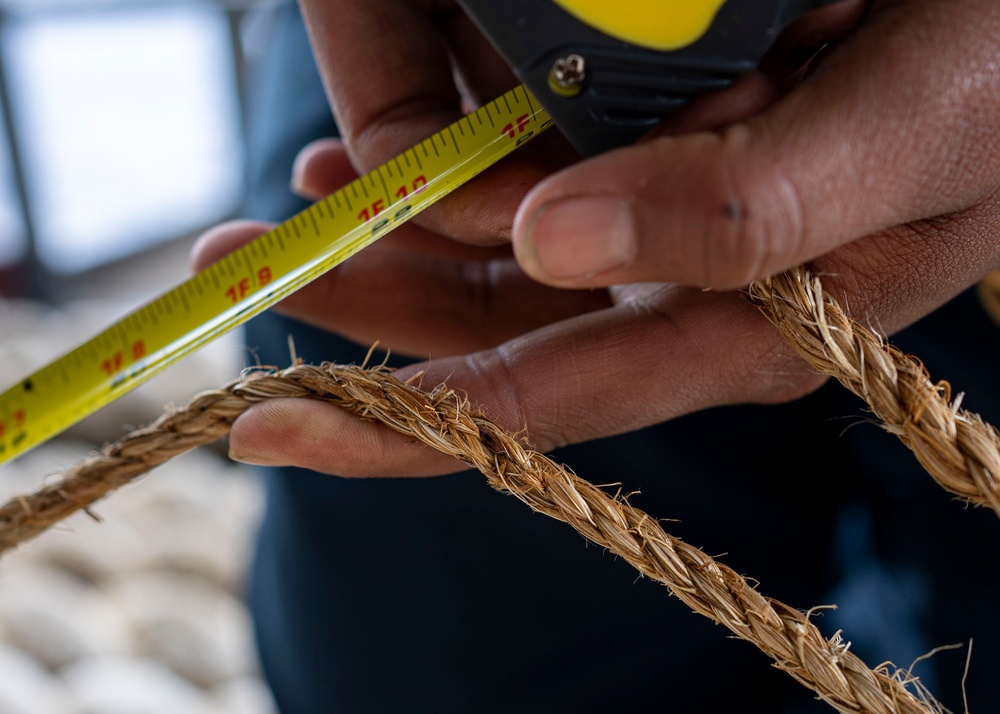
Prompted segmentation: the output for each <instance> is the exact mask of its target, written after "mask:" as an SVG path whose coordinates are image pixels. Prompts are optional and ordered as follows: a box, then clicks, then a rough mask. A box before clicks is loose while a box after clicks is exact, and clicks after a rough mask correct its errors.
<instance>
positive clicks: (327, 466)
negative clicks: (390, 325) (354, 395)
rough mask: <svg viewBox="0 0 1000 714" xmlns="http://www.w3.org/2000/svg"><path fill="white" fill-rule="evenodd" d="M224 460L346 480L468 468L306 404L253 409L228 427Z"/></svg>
mask: <svg viewBox="0 0 1000 714" xmlns="http://www.w3.org/2000/svg"><path fill="white" fill-rule="evenodd" d="M229 455H230V458H232V459H233V460H235V461H240V462H242V463H249V464H256V465H269V466H296V467H299V468H305V469H310V470H312V471H317V472H320V473H325V474H330V475H335V476H345V477H379V476H381V477H386V476H437V475H441V474H446V473H454V472H456V471H461V470H463V469H466V468H468V467H467V466H466V465H465V464H463V463H461V462H459V461H458V460H456V459H454V458H451V457H447V456H445V455H444V454H441V453H439V452H437V451H434V450H433V449H431V448H430V447H427V446H424V445H422V444H420V443H418V442H416V440H414V439H412V438H407V437H406V436H404V435H403V434H400V433H398V432H395V431H393V430H391V429H389V428H388V427H386V426H383V425H382V424H377V423H373V422H370V421H365V420H362V419H360V418H358V417H356V416H354V415H352V414H350V413H349V412H347V411H346V410H344V409H341V408H340V407H337V406H334V405H332V404H328V403H326V402H322V401H318V400H309V399H272V400H268V401H265V402H261V403H260V404H256V405H254V406H253V407H251V408H250V409H248V410H247V411H246V412H244V413H243V414H242V415H241V416H240V417H239V418H238V419H237V420H236V422H235V423H234V424H233V427H232V430H231V432H230V436H229Z"/></svg>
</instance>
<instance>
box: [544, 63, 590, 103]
mask: <svg viewBox="0 0 1000 714" xmlns="http://www.w3.org/2000/svg"><path fill="white" fill-rule="evenodd" d="M586 78H587V60H586V59H584V57H583V55H578V54H571V55H566V56H565V57H560V58H559V59H557V60H556V61H555V62H554V63H553V64H552V69H551V70H549V87H551V89H552V91H554V92H555V93H556V94H558V95H559V96H562V97H573V96H576V95H577V94H579V93H580V90H581V89H583V82H584V80H585V79H586Z"/></svg>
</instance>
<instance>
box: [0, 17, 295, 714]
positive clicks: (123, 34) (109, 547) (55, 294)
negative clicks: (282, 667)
mask: <svg viewBox="0 0 1000 714" xmlns="http://www.w3.org/2000/svg"><path fill="white" fill-rule="evenodd" d="M279 4H281V0H0V381H2V382H3V384H2V385H0V389H2V388H6V386H7V385H8V384H10V383H13V382H15V381H16V380H18V379H19V378H21V377H23V376H25V375H26V374H28V373H30V372H31V371H32V370H34V369H36V368H38V367H40V366H42V365H44V364H45V363H47V362H49V361H51V360H52V359H55V358H56V357H58V356H60V355H61V354H62V353H63V352H65V351H66V350H68V349H70V348H72V347H74V346H76V345H77V344H78V343H80V342H82V341H84V340H86V339H89V338H90V337H92V336H93V335H95V334H96V333H97V332H99V331H100V330H102V329H104V328H105V327H107V326H108V325H110V324H111V323H112V322H114V321H115V320H116V319H118V318H119V317H121V316H123V315H124V314H126V313H128V312H130V311H131V310H133V309H134V308H136V307H138V306H139V305H141V304H143V303H144V302H146V301H148V300H149V299H151V298H153V297H156V296H157V295H159V294H160V293H162V292H164V291H165V290H167V289H169V288H171V287H173V286H174V285H176V284H178V283H180V282H182V281H183V280H185V279H186V278H188V277H189V275H190V273H189V271H188V263H187V255H188V251H189V248H190V246H191V243H192V241H193V240H194V239H195V237H196V236H197V235H198V233H199V232H200V231H201V230H203V229H204V228H206V227H208V226H210V225H213V224H215V223H217V222H219V221H222V220H225V219H228V218H231V217H233V216H234V215H235V214H236V213H237V212H238V210H239V207H240V206H241V203H242V201H243V200H244V197H245V176H246V131H245V116H244V114H245V107H246V101H245V100H246V97H245V95H246V88H245V80H244V78H245V76H246V74H247V72H248V71H249V70H250V69H252V67H253V63H254V61H255V54H254V49H255V48H256V47H260V46H261V43H262V42H264V41H266V33H267V30H268V16H269V13H270V12H271V11H272V10H273V9H274V8H275V7H276V6H277V5H279ZM247 358H248V356H247V355H246V354H245V350H244V348H243V347H242V338H241V335H240V333H239V331H237V332H235V333H231V334H229V335H226V336H224V337H223V338H221V339H219V340H217V341H216V342H215V343H212V344H211V345H209V346H207V347H205V348H203V349H202V350H200V351H198V352H197V353H195V354H193V355H191V356H190V357H188V358H186V359H185V360H184V361H182V362H181V363H179V364H177V365H175V366H173V367H171V368H169V369H168V370H166V371H165V372H164V373H162V374H161V375H159V376H157V377H155V378H154V379H153V380H151V381H150V382H148V383H146V384H145V385H143V386H141V387H139V388H138V389H137V390H136V391H135V392H133V393H131V394H129V395H127V396H126V397H124V398H122V399H121V400H119V401H118V402H116V403H114V404H112V405H110V406H109V407H107V408H106V409H104V410H102V411H101V412H99V413H97V414H95V415H93V416H92V417H89V418H88V419H86V420H85V421H84V422H83V423H81V424H80V425H78V426H76V427H74V428H72V429H71V430H69V431H68V432H67V433H65V434H64V435H62V436H60V437H58V438H57V439H55V440H53V441H51V442H49V443H47V444H45V445H43V446H41V447H38V448H37V449H35V450H33V451H32V452H30V453H29V454H27V455H25V457H23V458H22V459H19V460H17V461H16V462H14V463H13V464H6V465H3V466H0V497H2V498H3V500H4V501H6V500H7V499H8V498H11V497H13V496H16V495H17V494H19V493H23V492H26V491H31V490H33V489H34V488H36V487H37V486H38V485H40V484H41V483H43V482H44V481H45V480H46V479H51V478H52V477H53V476H54V475H55V474H58V473H59V472H60V471H62V470H63V469H65V468H67V467H69V466H70V465H72V464H73V463H75V462H77V461H79V460H81V459H82V458H84V457H85V456H86V455H87V454H88V453H89V452H90V451H91V450H93V449H94V448H95V447H99V446H100V445H101V444H102V443H104V442H106V441H111V440H114V439H116V438H118V437H120V436H122V435H123V434H124V433H126V431H128V430H129V429H130V428H133V427H135V426H139V425H142V424H145V423H148V422H149V421H152V420H153V419H155V418H156V417H157V416H158V415H159V414H160V413H161V412H162V410H163V408H164V406H166V405H168V404H170V403H183V402H186V401H187V400H188V399H189V398H190V397H191V396H193V395H194V394H196V393H197V392H198V391H200V390H202V389H208V388H214V387H218V386H220V385H222V384H224V383H225V382H228V381H229V380H231V379H233V378H234V377H235V376H237V374H238V373H239V370H240V369H241V368H242V366H243V365H244V364H245V363H246V362H247ZM259 510H260V495H259V491H258V484H257V482H256V481H255V480H254V477H253V474H252V473H251V472H249V471H247V470H244V469H243V468H241V467H240V466H239V465H236V464H232V463H230V462H229V461H228V460H227V459H226V458H225V445H224V444H220V445H217V446H216V447H213V448H207V449H202V450H200V451H199V452H195V453H191V454H188V455H186V456H184V457H181V458H179V459H176V460H175V461H174V462H171V463H170V464H168V465H166V466H164V467H162V468H161V469H159V470H157V471H154V472H153V474H151V475H150V476H148V477H147V478H146V479H144V480H142V481H141V482H140V483H138V484H134V485H133V486H131V487H128V488H126V489H124V490H123V491H121V492H120V493H118V494H115V495H113V496H111V497H110V498H109V499H107V500H106V501H104V502H101V503H99V504H98V505H97V507H96V508H94V509H93V511H94V514H95V515H96V516H98V517H99V518H100V519H101V521H102V522H97V521H96V520H95V519H94V518H91V517H90V516H87V515H85V514H79V515H77V516H75V517H73V518H71V519H69V520H67V521H66V522H64V523H63V524H61V525H60V526H59V527H58V528H56V529H54V530H52V531H50V532H47V533H45V534H43V535H42V536H40V537H38V538H37V539H35V540H33V541H30V542H29V543H26V544H24V545H22V546H21V547H20V548H19V549H17V550H15V551H14V552H12V553H10V554H8V555H7V556H5V557H4V558H3V559H2V561H0V714H126V713H127V714H146V713H149V714H154V713H159V712H171V713H172V714H174V713H176V712H185V714H222V713H224V712H239V713H240V714H273V711H274V707H273V703H272V701H271V699H270V696H269V694H268V693H267V691H266V689H265V688H264V686H263V685H262V683H261V679H260V676H259V670H258V664H257V657H256V652H255V651H254V648H253V639H252V635H251V631H250V625H249V618H248V615H247V612H246V609H245V605H244V601H243V578H244V572H245V568H246V566H247V558H248V554H249V548H250V541H251V538H252V533H253V530H254V526H255V524H256V522H257V518H258V514H259Z"/></svg>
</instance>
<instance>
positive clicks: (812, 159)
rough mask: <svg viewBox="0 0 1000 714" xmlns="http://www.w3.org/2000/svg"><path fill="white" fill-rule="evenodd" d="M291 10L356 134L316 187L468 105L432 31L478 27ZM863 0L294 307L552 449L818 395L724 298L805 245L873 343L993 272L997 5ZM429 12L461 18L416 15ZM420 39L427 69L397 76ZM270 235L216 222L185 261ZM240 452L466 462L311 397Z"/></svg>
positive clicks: (825, 15)
mask: <svg viewBox="0 0 1000 714" xmlns="http://www.w3.org/2000/svg"><path fill="white" fill-rule="evenodd" d="M302 5H303V8H304V10H305V11H306V16H307V18H308V21H309V24H310V30H311V32H312V34H313V39H314V47H315V48H316V53H317V58H318V61H319V64H320V67H321V70H322V73H323V76H324V78H325V80H326V82H327V89H328V92H329V94H330V96H331V98H332V102H333V106H334V108H335V111H336V112H337V117H338V122H339V124H340V126H341V128H342V130H343V133H344V137H345V141H346V148H345V146H342V145H339V144H336V143H333V144H329V143H328V144H322V145H319V146H314V147H311V148H310V149H309V150H308V151H307V152H306V153H305V154H304V155H303V157H302V160H301V162H300V164H299V167H298V175H299V183H300V185H301V186H302V187H303V189H305V190H306V191H307V192H308V193H311V194H314V195H320V194H323V193H327V192H329V191H330V190H333V189H335V188H336V187H337V186H339V185H340V184H341V183H342V182H343V181H344V180H345V179H346V178H347V177H348V176H349V175H353V174H352V173H351V164H352V163H353V165H354V166H357V167H358V168H360V169H363V170H367V169H369V168H371V167H372V166H373V165H375V164H377V163H378V162H379V161H381V160H383V159H385V158H387V157H388V156H391V155H394V154H395V153H399V152H400V151H402V150H403V149H405V148H407V147H408V146H410V145H412V144H413V143H416V141H417V140H419V139H422V138H424V136H426V135H427V134H429V133H431V132H432V131H434V130H436V129H438V128H440V127H441V126H442V125H444V124H446V123H447V122H448V121H451V120H453V119H454V118H456V117H457V116H458V113H459V112H460V110H461V109H460V107H461V94H460V92H459V91H458V90H457V89H456V88H455V85H454V84H453V83H452V73H451V69H450V65H449V64H448V62H447V57H448V54H447V51H446V39H443V38H453V37H464V36H466V35H463V33H464V32H468V31H471V28H469V27H468V25H467V21H465V20H464V17H463V16H461V15H456V14H454V12H446V13H444V14H442V15H433V13H432V12H431V10H433V9H434V8H432V7H431V5H433V4H432V3H402V2H391V1H390V0H382V1H381V2H372V1H370V0H368V1H366V2H364V3H361V2H346V1H345V2H341V3H337V4H336V5H335V6H334V5H333V4H331V3H324V2H315V3H311V2H305V0H303V2H302ZM864 5H865V3H863V2H856V1H855V0H844V1H843V2H841V3H838V4H835V5H832V6H830V7H828V8H826V9H824V10H822V11H817V12H816V13H815V14H814V15H813V16H812V17H810V18H807V19H806V20H804V21H803V22H802V23H800V24H799V26H798V27H797V28H794V29H792V30H791V31H790V32H789V33H787V35H786V38H785V40H784V42H783V44H782V47H780V48H779V49H780V50H782V51H781V52H778V53H776V54H775V56H774V57H772V58H770V59H769V63H768V65H765V66H764V69H768V68H771V69H772V70H773V71H774V75H773V76H770V77H768V76H765V74H763V73H758V74H756V75H753V76H751V77H748V78H746V79H745V80H744V81H743V82H741V83H739V84H738V85H737V86H736V87H734V88H733V89H732V90H730V91H729V92H726V93H724V94H722V95H719V96H716V97H708V98H703V99H702V100H699V101H698V102H695V103H694V104H692V105H691V106H689V107H688V108H686V109H685V110H683V111H681V112H678V113H677V115H676V116H672V117H670V119H669V120H668V121H667V122H666V124H665V126H664V128H663V130H662V131H661V132H660V135H659V136H657V137H655V138H650V139H649V140H647V141H643V142H641V143H640V144H638V145H636V146H634V147H629V148H625V149H621V150H618V151H614V152H609V153H607V154H605V155H602V156H599V157H597V158H594V159H591V160H588V161H584V162H578V163H574V164H572V165H569V166H566V167H565V168H561V169H560V170H556V171H554V172H552V171H553V170H554V169H557V168H558V167H561V166H564V165H565V164H566V158H567V155H566V153H565V152H559V153H558V154H557V157H556V160H554V161H552V162H550V163H548V164H546V163H544V162H543V161H542V160H541V159H540V158H539V157H538V156H517V157H515V158H514V161H511V162H507V163H506V164H505V165H502V166H499V167H497V168H496V170H495V171H492V172H491V175H489V176H484V177H481V179H483V180H479V179H477V181H474V182H472V183H470V184H469V185H468V186H467V187H466V188H465V189H463V191H461V192H459V193H458V194H456V195H455V196H453V197H451V198H450V199H449V200H447V201H444V202H442V204H441V205H440V206H438V207H436V210H435V211H434V212H433V213H431V214H430V215H427V216H426V219H425V220H424V221H423V222H422V224H421V225H408V226H405V227H404V228H403V229H400V230H397V231H395V232H394V233H393V234H392V235H390V236H389V237H388V238H387V239H383V240H382V241H381V242H380V243H379V244H376V245H375V246H372V247H371V248H368V249H366V250H365V251H364V252H362V253H361V254H359V255H358V256H355V257H354V258H352V259H351V260H350V261H348V262H347V263H346V264H344V265H343V266H342V267H341V268H339V269H338V270H337V271H335V272H334V273H333V274H332V275H331V276H329V277H328V278H327V279H324V280H323V281H318V282H317V283H314V284H313V285H311V286H309V287H307V288H306V289H303V290H302V291H300V292H299V293H298V294H296V295H295V296H293V297H292V298H291V299H290V300H288V301H286V303H285V304H284V306H283V309H284V310H285V311H286V312H287V313H289V314H291V315H294V316H297V317H300V318H302V319H306V320H308V321H310V322H313V323H315V324H320V325H323V326H326V327H328V328H330V329H333V330H336V331H338V332H341V333H343V334H346V335H347V336H349V337H352V338H354V339H356V340H358V341H360V342H362V343H371V342H373V341H375V340H381V342H382V344H383V345H386V346H388V347H390V348H392V349H393V350H395V351H397V352H403V353H407V354H411V355H417V356H421V357H422V356H426V355H430V356H431V357H432V359H431V360H430V362H428V363H424V364H418V365H414V366H413V367H411V368H407V369H406V370H404V371H403V373H402V374H401V376H403V377H405V376H407V375H408V374H412V373H414V372H416V371H418V370H425V371H426V375H425V376H424V378H423V383H424V384H428V385H433V384H436V383H438V382H440V381H447V382H448V384H449V385H450V386H453V387H456V388H459V389H463V390H465V391H466V392H467V393H468V394H469V395H470V397H471V398H472V400H473V401H474V402H476V403H479V404H481V405H482V407H483V409H484V411H486V413H487V414H488V415H489V416H490V417H492V418H493V419H495V420H496V421H498V422H500V423H501V424H503V425H505V426H507V427H508V428H510V429H512V430H522V429H523V430H524V432H525V433H526V435H527V437H528V438H529V439H530V441H531V442H532V444H533V445H534V446H535V447H536V448H539V449H541V450H548V449H551V448H553V447H556V446H559V445H562V444H566V443H571V442H578V441H582V440H586V439H591V438H596V437H601V436H606V435H611V434H615V433H621V432H624V431H628V430H632V429H636V428H640V427H642V426H645V425H649V424H652V423H656V422H658V421H662V420H665V419H670V418H672V417H675V416H679V415H682V414H685V413H688V412H691V411H695V410H699V409H703V408H707V407H711V406H715V405H721V404H731V403H744V402H756V403H771V402H779V401H785V400H789V399H794V398H797V397H799V396H801V395H803V394H806V393H808V392H809V391H811V390H813V389H815V388H816V387H817V386H819V384H821V383H822V381H823V379H822V378H821V377H819V376H817V375H815V374H813V373H811V372H810V370H809V369H808V368H807V367H806V366H805V365H804V364H803V363H802V362H801V361H800V360H799V359H798V358H796V357H794V356H793V355H792V353H791V351H790V349H789V348H788V347H787V346H786V345H785V344H784V343H783V342H782V341H781V339H780V337H779V336H778V334H777V332H776V331H775V330H773V329H772V328H771V326H770V325H769V324H768V323H767V321H766V320H765V319H764V318H763V317H762V316H761V315H760V314H759V313H758V312H757V311H756V309H755V308H753V307H752V306H751V305H749V304H748V303H747V302H746V301H745V300H744V299H743V298H742V297H741V294H740V293H739V292H738V291H736V290H735V289H736V288H741V287H743V286H745V285H746V284H748V283H749V282H751V281H753V280H756V279H758V278H762V277H765V276H766V275H768V274H773V273H776V272H779V271H781V270H784V269H787V268H789V267H792V266H794V265H797V264H801V263H809V264H810V267H811V268H812V270H813V271H814V272H816V273H820V274H823V275H824V276H825V277H824V281H825V283H824V284H825V286H826V289H827V290H828V291H829V292H831V293H833V294H834V295H836V296H837V297H838V298H839V299H840V300H841V301H842V303H843V304H845V305H846V306H847V307H848V309H849V310H850V311H851V313H852V314H853V315H854V316H855V317H856V318H857V319H859V320H860V321H861V322H863V323H866V324H870V325H873V326H875V327H877V328H878V329H880V330H881V331H883V332H884V333H885V334H887V335H888V334H892V333H893V332H894V331H896V330H899V329H901V328H902V327H904V326H906V325H908V324H910V323H911V322H913V321H914V320H916V319H919V318H920V317H922V316H923V315H925V314H927V313H928V312H930V311H931V310H933V309H935V308H936V307H938V306H940V305H941V304H943V303H944V302H946V301H947V300H949V299H951V298H952V297H953V296H955V295H956V294H958V293H959V292H960V291H962V290H963V289H964V288H966V287H967V286H969V285H972V284H973V283H974V282H976V281H977V280H978V279H979V278H981V277H982V276H983V275H985V274H986V273H987V272H989V270H990V269H991V268H993V267H994V266H995V265H997V264H998V263H1000V260H998V257H1000V240H998V238H1000V235H998V230H997V226H998V225H1000V224H998V222H997V219H998V201H997V195H996V191H997V180H996V179H995V178H994V177H995V176H997V175H998V168H1000V150H998V144H997V142H996V140H995V139H994V136H995V127H996V126H997V124H998V120H1000V79H998V78H997V76H996V73H995V72H994V71H993V68H994V66H995V54H996V52H995V49H994V46H993V43H992V40H991V38H992V37H995V36H996V34H997V31H998V30H1000V8H998V7H997V6H996V5H995V3H992V2H990V0H978V1H971V0H970V1H968V2H963V3H960V4H958V3H953V2H944V1H942V0H937V1H935V0H910V1H909V2H907V1H906V0H898V1H892V0H883V1H881V2H879V1H878V0H876V2H873V3H872V4H871V7H870V8H868V9H867V12H866V14H864V16H863V18H862V11H864V10H865V8H864ZM434 18H439V19H443V22H444V25H445V26H446V27H452V28H464V29H462V30H461V31H458V30H456V31H455V32H454V33H453V34H449V33H448V32H447V31H445V32H443V33H441V34H438V33H436V32H432V30H433V29H434V28H433V25H432V20H433V19H434ZM450 23H454V24H450ZM855 25H856V27H855ZM849 30H850V31H849ZM815 33H819V34H820V36H821V39H826V38H830V37H833V38H838V41H837V42H835V43H834V44H833V45H831V46H830V47H828V48H827V50H826V51H824V52H823V53H821V57H818V58H816V59H814V60H813V61H812V62H811V63H809V65H808V72H803V71H802V68H801V67H800V66H799V64H798V63H796V62H795V61H794V60H795V57H796V55H797V53H798V51H799V50H800V49H801V48H802V46H803V40H804V39H807V38H808V37H809V36H810V35H812V34H815ZM841 37H842V39H839V38H841ZM806 44H808V42H806ZM464 46H465V47H464V49H462V48H461V47H460V48H458V49H455V50H454V51H453V52H452V56H453V57H454V58H455V59H456V60H457V61H459V62H474V61H475V60H476V59H477V58H474V57H472V54H473V53H474V52H475V51H479V50H482V49H483V45H482V43H481V42H473V41H469V42H466V43H464ZM413 57H417V58H423V60H422V61H420V62H418V64H417V66H416V67H412V66H410V67H408V68H404V66H401V64H400V63H403V65H405V63H406V62H407V59H406V58H413ZM819 60H821V61H819ZM411 61H412V59H411ZM360 66H364V67H365V68H366V71H365V72H357V71H356V68H357V67H360ZM466 66H474V64H467V65H466ZM479 66H480V67H482V68H483V72H481V73H479V74H477V75H476V76H471V75H465V76H464V77H463V78H462V79H461V82H460V83H461V84H462V85H463V88H464V90H465V91H466V92H468V93H467V94H466V95H465V96H466V101H472V102H474V101H475V100H476V95H475V94H474V93H472V92H473V89H472V88H474V87H485V88H486V89H485V90H484V91H486V92H487V96H491V95H493V94H498V93H499V92H500V91H501V90H502V89H505V88H506V86H498V85H501V84H503V81H502V80H501V78H500V77H501V75H502V74H503V73H502V69H503V68H502V67H501V66H500V65H499V64H498V63H497V61H496V59H495V58H493V60H488V59H487V60H484V64H481V65H479ZM773 68H778V69H776V70H774V69H773ZM550 133H551V132H550ZM533 143H534V142H533ZM529 146H530V145H529ZM545 148H546V149H548V150H552V147H545ZM519 153H520V152H519ZM515 211H516V215H515ZM511 226H513V228H512V230H511ZM260 230H261V228H260V227H253V226H247V225H245V224H244V225H242V226H236V227H228V228H226V227H224V228H221V229H219V230H217V231H214V232H212V233H210V234H209V235H208V236H206V238H205V239H204V240H203V241H202V243H201V245H200V247H199V250H198V252H196V257H195V264H196V266H198V267H200V266H203V265H205V264H206V263H207V262H209V261H210V260H212V259H214V258H216V257H218V256H219V255H221V254H222V253H224V252H226V250H227V249H231V248H233V247H235V246H236V245H238V244H240V243H241V242H244V241H245V240H248V239H249V238H250V237H252V236H253V235H256V234H257V233H259V232H260ZM440 235H444V236H448V237H451V238H456V239H458V240H461V241H465V242H470V243H474V244H477V245H480V246H482V245H494V246H497V245H498V244H500V243H502V240H503V239H504V237H505V236H507V235H510V236H511V237H512V242H513V255H511V254H510V253H507V252H506V249H505V247H504V246H502V245H499V246H498V247H493V248H489V249H488V250H484V249H481V248H479V249H475V250H473V249H471V248H469V247H468V246H463V245H461V244H459V243H455V242H448V243H443V242H442V239H441V238H440ZM470 251H473V252H474V253H475V255H469V252H470ZM525 273H527V275H530V276H531V277H532V278H534V279H535V281H537V282H535V281H532V280H529V279H527V277H526V275H525ZM653 281H656V282H653ZM702 288H711V290H709V291H705V290H702ZM334 298H335V299H336V300H337V303H336V304H338V305H344V304H345V303H344V302H343V301H344V300H345V299H346V300H348V303H347V305H346V307H343V308H338V310H337V311H336V313H335V314H333V313H331V312H330V311H328V310H327V309H326V308H325V306H326V305H329V304H331V300H332V299H334ZM231 448H232V450H233V453H234V456H235V457H237V458H244V459H247V460H252V461H257V462H267V463H288V464H295V465H299V466H304V467H308V468H312V469H315V470H319V471H325V472H329V473H337V474H341V475H380V474H392V475H404V474H412V475H423V474H435V473H444V472H447V471H454V470H457V469H459V468H462V466H461V464H458V463H456V462H453V461H450V460H448V459H446V458H445V457H442V456H440V455H438V454H435V453H431V452H429V451H428V450H426V449H424V448H422V447H418V446H415V445H412V444H409V443H407V442H405V441H404V440H403V439H402V437H398V436H396V435H394V434H391V433H390V432H388V431H386V430H384V429H381V428H377V427H373V426H371V425H368V424H365V423H362V422H359V421H356V420H354V419H352V418H350V417H347V416H346V415H344V414H342V413H340V412H339V411H338V410H336V409H333V408H330V407H327V406H325V405H322V404H315V403H305V402H287V401H276V402H271V403H268V404H266V405H262V406H260V407H258V408H255V409H254V410H251V411H250V412H248V413H247V414H246V415H244V416H243V417H242V418H241V419H240V420H239V421H238V422H237V424H236V426H235V428H234V431H233V434H232V440H231Z"/></svg>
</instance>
